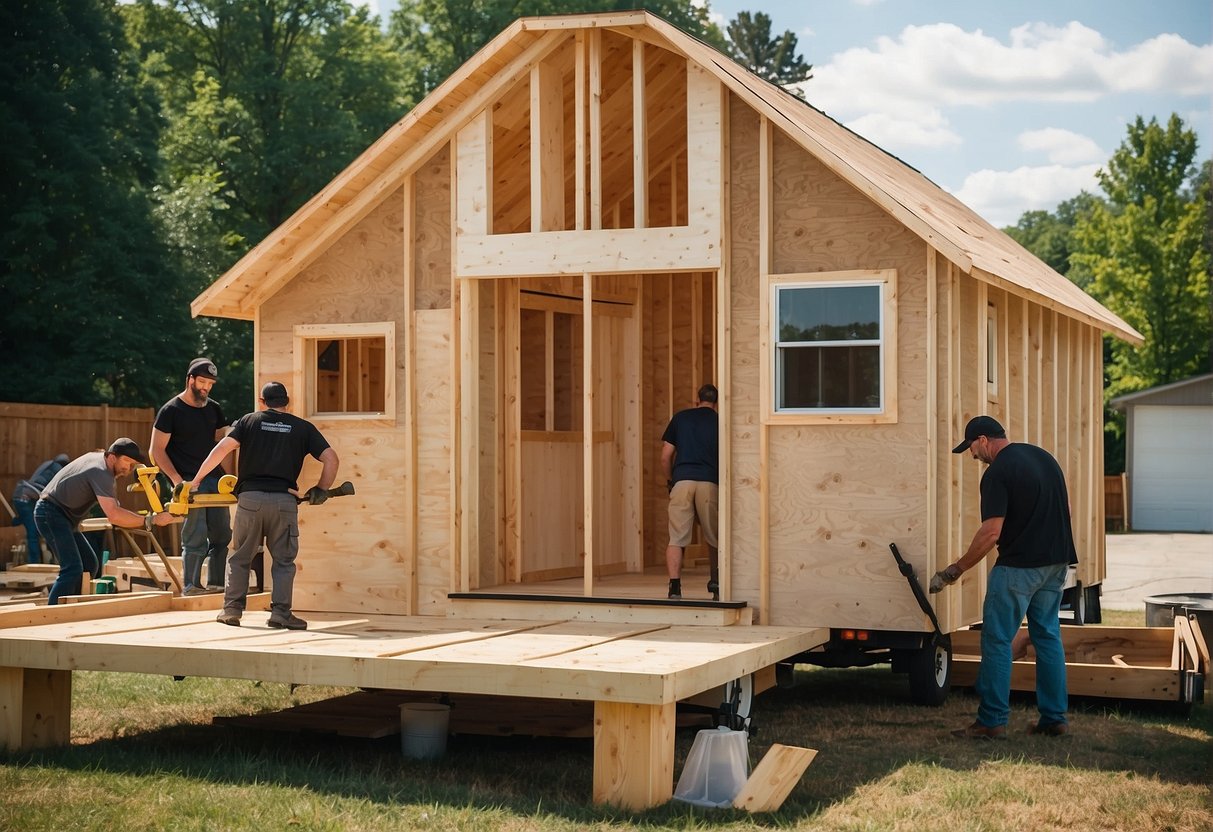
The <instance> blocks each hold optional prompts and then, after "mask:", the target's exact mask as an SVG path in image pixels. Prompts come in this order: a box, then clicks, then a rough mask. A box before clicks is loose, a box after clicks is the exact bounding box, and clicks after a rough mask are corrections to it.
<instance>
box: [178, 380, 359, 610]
mask: <svg viewBox="0 0 1213 832" xmlns="http://www.w3.org/2000/svg"><path fill="white" fill-rule="evenodd" d="M261 404H262V406H263V407H264V408H265V409H264V410H259V411H257V412H255V413H249V414H247V415H245V416H242V417H240V418H239V419H238V420H237V421H236V423H235V425H233V426H232V432H231V433H229V434H228V435H227V436H225V437H224V438H223V439H222V440H221V441H220V442H219V444H218V445H216V446H215V449H214V450H213V451H211V452H210V454H209V455H208V456H207V458H206V459H205V460H204V461H203V462H202V465H201V466H200V467H199V468H198V473H197V475H196V476H195V477H194V480H193V482H191V483H190V489H191V490H193V488H194V486H196V485H197V484H198V482H199V481H200V480H201V479H202V478H203V477H205V476H206V475H207V474H208V473H209V472H210V471H211V470H212V469H213V468H214V467H215V466H216V465H218V464H219V461H220V460H221V459H223V458H224V457H225V456H227V455H228V454H229V453H231V452H232V451H234V450H236V449H237V448H239V449H240V462H239V464H238V466H237V469H238V470H237V475H236V476H237V480H236V495H237V504H236V526H235V533H234V536H233V549H232V554H231V557H230V558H228V564H227V581H226V583H225V586H224V590H223V612H221V613H220V614H219V616H218V618H216V620H217V621H219V622H220V623H222V624H230V625H231V626H233V627H239V626H240V618H241V616H242V615H243V613H244V606H245V598H246V597H247V596H248V583H249V564H250V563H251V562H252V559H253V554H254V553H255V552H256V551H257V547H258V546H260V545H261V544H262V542H263V541H264V543H265V547H266V549H268V550H269V553H270V558H271V561H272V564H273V565H272V567H271V572H270V574H271V575H272V577H273V588H272V589H271V593H270V618H269V626H270V627H272V628H274V629H278V630H306V629H307V622H306V621H304V620H303V619H302V618H299V617H298V616H296V615H294V614H293V613H292V612H291V599H292V596H293V594H294V585H295V556H296V555H297V554H298V553H299V501H300V500H304V499H306V500H307V501H308V502H309V503H311V504H312V505H319V504H320V503H323V502H324V501H325V500H327V499H328V489H329V488H330V487H331V486H332V484H333V480H334V479H335V478H336V477H337V466H338V465H339V464H340V463H339V460H338V459H337V452H336V451H334V450H333V449H332V448H331V447H330V446H329V443H328V441H327V440H325V438H324V436H323V435H321V433H320V431H319V430H317V429H316V426H315V425H313V424H312V423H311V422H309V421H307V420H306V419H301V418H299V417H298V416H295V415H293V414H290V413H287V412H286V407H287V406H288V405H289V404H290V397H289V396H287V392H286V387H285V386H283V385H282V384H281V383H280V382H277V381H271V382H269V383H267V384H266V385H265V386H264V387H262V388H261ZM309 455H310V456H313V457H315V458H316V459H318V460H320V464H321V466H322V468H321V470H320V478H319V480H318V481H317V483H316V485H315V486H313V487H312V488H310V489H308V491H307V493H306V494H303V493H300V491H299V483H298V479H299V472H300V471H301V470H303V461H304V459H305V458H306V457H308V456H309Z"/></svg>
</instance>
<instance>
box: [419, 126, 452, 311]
mask: <svg viewBox="0 0 1213 832" xmlns="http://www.w3.org/2000/svg"><path fill="white" fill-rule="evenodd" d="M413 179H414V182H415V185H414V188H415V190H414V199H413V202H414V205H415V209H414V210H415V212H416V214H415V217H414V224H415V225H414V227H415V229H416V231H415V233H416V235H417V240H416V246H415V247H414V249H413V268H414V273H415V274H416V281H417V282H416V287H415V289H414V301H413V305H414V308H415V309H418V310H421V309H450V307H451V151H450V145H443V146H442V148H441V149H440V150H439V151H438V152H437V153H435V154H434V156H433V157H431V158H430V159H429V160H428V161H427V162H426V163H425V164H423V165H422V166H421V167H420V168H418V169H417V173H416V174H415V175H414V177H413Z"/></svg>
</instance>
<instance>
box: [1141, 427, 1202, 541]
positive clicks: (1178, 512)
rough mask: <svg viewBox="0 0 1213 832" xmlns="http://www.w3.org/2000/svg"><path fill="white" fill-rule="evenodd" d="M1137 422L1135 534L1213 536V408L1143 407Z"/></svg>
mask: <svg viewBox="0 0 1213 832" xmlns="http://www.w3.org/2000/svg"><path fill="white" fill-rule="evenodd" d="M1133 419H1134V422H1133V467H1132V469H1131V470H1132V471H1133V479H1132V481H1131V482H1130V483H1129V490H1130V492H1131V493H1132V502H1133V509H1132V514H1131V521H1132V524H1133V528H1134V529H1139V530H1142V531H1167V532H1207V531H1213V407H1148V406H1144V405H1143V406H1138V407H1137V408H1136V409H1135V410H1134V414H1133Z"/></svg>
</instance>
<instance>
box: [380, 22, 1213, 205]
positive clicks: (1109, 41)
mask: <svg viewBox="0 0 1213 832" xmlns="http://www.w3.org/2000/svg"><path fill="white" fill-rule="evenodd" d="M704 2H706V3H707V5H708V6H709V9H710V11H711V12H712V13H713V15H714V16H715V17H716V19H717V22H718V23H720V24H721V25H723V24H725V23H726V22H727V21H728V20H730V19H732V18H733V17H735V16H736V14H737V12H739V11H744V10H749V11H758V10H761V11H765V12H766V13H767V14H768V15H770V17H771V20H772V28H773V30H775V31H776V32H782V31H784V30H786V29H790V30H791V31H793V32H794V33H796V35H797V38H798V39H799V47H800V52H801V54H802V55H803V56H804V58H805V60H806V61H808V62H809V63H811V64H813V75H814V77H813V78H812V79H811V80H810V81H809V82H808V83H807V84H806V85H805V95H806V98H807V99H808V100H809V102H810V103H811V104H813V105H814V106H815V107H818V108H819V109H821V110H824V111H825V112H826V113H828V114H829V115H830V116H832V117H833V118H835V119H837V120H838V121H840V122H842V123H843V124H845V125H847V126H848V127H850V128H851V129H852V130H855V131H856V132H857V133H859V134H860V135H862V136H864V137H866V138H867V139H869V140H871V141H872V142H874V143H876V144H877V145H879V146H880V147H882V148H884V149H885V150H887V151H888V152H890V153H892V154H894V155H895V156H897V157H899V158H901V159H903V160H904V161H906V162H907V163H909V164H910V165H913V166H914V167H915V168H917V169H918V170H920V171H922V172H923V173H924V174H925V175H926V176H928V177H930V178H931V179H932V180H933V181H935V182H936V183H937V184H939V185H941V186H942V187H944V188H946V189H947V190H949V191H951V192H952V193H954V194H956V195H957V196H958V197H959V198H960V199H961V200H962V201H964V202H965V203H967V204H968V205H970V206H971V207H973V208H974V209H976V210H977V211H978V212H979V213H981V214H982V215H983V216H985V217H986V218H987V219H988V220H990V221H991V222H993V223H994V224H995V225H999V226H1003V225H1010V224H1013V223H1014V222H1015V221H1016V220H1017V219H1018V218H1019V216H1020V215H1021V214H1022V213H1023V212H1024V211H1027V210H1031V209H1038V208H1039V209H1046V210H1051V209H1053V208H1054V207H1055V206H1056V205H1057V204H1058V203H1059V202H1061V201H1063V200H1066V199H1069V198H1070V197H1073V196H1075V195H1076V194H1078V193H1079V192H1080V191H1082V190H1084V189H1085V190H1088V191H1091V192H1098V184H1097V182H1096V180H1095V172H1096V170H1098V169H1099V168H1100V167H1101V166H1102V165H1103V164H1104V163H1106V162H1107V160H1108V158H1109V157H1110V156H1111V154H1112V152H1113V151H1114V150H1115V149H1116V148H1117V146H1118V145H1119V144H1120V143H1121V141H1122V140H1123V139H1124V137H1125V130H1126V126H1127V125H1128V124H1129V123H1130V122H1132V120H1133V119H1134V118H1135V117H1137V116H1139V115H1140V116H1143V117H1145V118H1146V119H1147V120H1148V119H1149V118H1150V117H1152V116H1153V117H1157V118H1158V119H1159V121H1160V122H1165V121H1166V119H1167V118H1169V117H1170V115H1171V113H1173V112H1174V113H1178V114H1179V115H1180V117H1181V118H1183V120H1184V122H1185V123H1186V124H1187V125H1188V126H1189V127H1190V128H1193V129H1195V130H1196V131H1197V134H1198V136H1199V139H1200V147H1199V155H1200V158H1202V159H1203V158H1209V157H1210V155H1211V154H1210V151H1211V150H1213V2H1210V0H1051V2H1045V0H964V1H963V2H962V0H761V2H754V0H704ZM367 5H369V6H370V7H371V8H372V10H375V11H380V12H384V11H386V10H388V9H390V8H394V7H395V5H396V4H395V2H394V0H371V1H370V2H368V3H367Z"/></svg>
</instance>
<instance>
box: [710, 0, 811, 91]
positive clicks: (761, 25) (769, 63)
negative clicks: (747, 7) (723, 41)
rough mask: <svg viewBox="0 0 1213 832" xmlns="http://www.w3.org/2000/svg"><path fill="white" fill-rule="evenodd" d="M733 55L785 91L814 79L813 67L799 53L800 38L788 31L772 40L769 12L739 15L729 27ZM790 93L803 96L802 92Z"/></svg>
mask: <svg viewBox="0 0 1213 832" xmlns="http://www.w3.org/2000/svg"><path fill="white" fill-rule="evenodd" d="M727 31H728V36H729V54H730V55H731V56H732V57H733V58H734V59H735V60H736V61H737V62H738V63H739V64H741V65H742V66H744V67H745V68H746V69H748V70H750V72H753V73H754V74H755V75H757V76H758V77H760V78H765V79H766V80H768V81H770V82H771V83H772V84H776V85H778V86H781V87H783V88H785V89H788V88H789V87H793V86H794V85H796V84H799V83H801V82H803V81H807V80H809V79H810V78H812V77H813V65H812V64H806V63H805V62H804V58H802V57H800V55H797V54H796V35H794V34H792V32H791V31H785V32H784V33H783V34H782V35H779V36H778V37H771V18H770V16H768V15H767V14H766V13H765V12H756V13H753V14H751V13H750V12H738V13H737V17H735V18H734V19H733V21H732V22H731V23H730V24H729V26H728V29H727ZM788 92H791V93H794V94H796V95H800V92H799V89H788Z"/></svg>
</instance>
